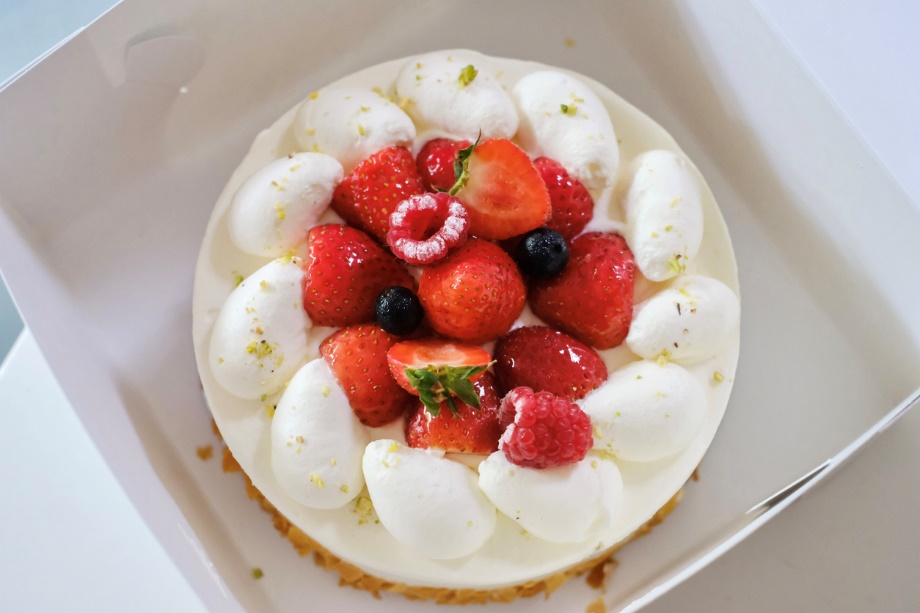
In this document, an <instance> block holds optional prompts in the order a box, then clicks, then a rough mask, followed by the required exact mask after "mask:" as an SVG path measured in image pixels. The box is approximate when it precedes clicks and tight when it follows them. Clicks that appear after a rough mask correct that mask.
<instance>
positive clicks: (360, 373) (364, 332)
mask: <svg viewBox="0 0 920 613" xmlns="http://www.w3.org/2000/svg"><path fill="white" fill-rule="evenodd" d="M396 342H397V339H396V338H394V337H392V336H390V335H389V334H387V333H386V332H384V331H383V330H382V329H381V328H380V327H379V326H377V325H375V324H360V325H357V326H351V327H349V328H342V329H341V330H338V331H336V332H335V333H333V334H332V335H330V336H329V337H327V338H326V340H324V341H323V342H322V344H320V346H319V351H320V353H321V354H322V356H323V358H324V359H325V360H326V362H327V363H328V364H329V368H331V369H332V373H333V374H334V375H335V378H336V380H337V381H338V382H339V385H340V386H341V387H342V390H343V391H344V392H345V395H346V396H347V397H348V403H349V404H350V405H351V410H352V411H354V413H355V415H356V416H357V418H358V419H359V420H361V423H362V424H364V425H365V426H371V427H374V428H376V427H379V426H383V425H386V424H388V423H390V422H391V421H393V420H394V419H396V418H398V417H399V416H401V415H402V414H403V413H405V411H406V410H407V409H408V408H409V406H411V404H412V402H413V397H412V396H410V395H409V393H408V392H406V390H404V389H402V388H401V387H399V385H398V384H397V383H396V380H395V379H393V376H392V375H391V374H390V367H389V366H388V365H387V350H389V348H390V347H392V346H393V345H394V344H395V343H396ZM305 410H309V407H305Z"/></svg>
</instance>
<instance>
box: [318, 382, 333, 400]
mask: <svg viewBox="0 0 920 613" xmlns="http://www.w3.org/2000/svg"><path fill="white" fill-rule="evenodd" d="M319 391H320V393H321V394H322V395H323V397H324V398H328V397H329V394H331V393H332V388H331V387H329V386H328V385H324V386H323V387H321V388H320V390H319Z"/></svg>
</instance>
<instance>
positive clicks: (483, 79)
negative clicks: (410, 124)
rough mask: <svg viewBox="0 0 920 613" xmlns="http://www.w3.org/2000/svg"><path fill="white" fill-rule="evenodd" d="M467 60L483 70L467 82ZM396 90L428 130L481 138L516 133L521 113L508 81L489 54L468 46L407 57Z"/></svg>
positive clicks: (468, 63)
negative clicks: (463, 78) (468, 49)
mask: <svg viewBox="0 0 920 613" xmlns="http://www.w3.org/2000/svg"><path fill="white" fill-rule="evenodd" d="M467 66H473V67H474V69H475V70H476V71H477V74H476V76H475V78H473V80H472V81H470V82H468V83H466V84H463V83H461V81H460V74H461V71H463V69H464V68H466V67H467ZM396 94H397V95H398V96H399V98H400V99H401V100H403V101H405V107H406V111H407V112H408V113H409V115H410V116H411V117H412V120H413V121H415V123H416V125H417V126H418V129H419V132H421V131H423V130H436V131H438V132H441V133H444V134H447V135H450V136H452V137H454V138H461V139H467V140H471V141H472V140H476V137H477V136H478V135H479V133H480V131H481V132H482V137H483V138H511V137H512V136H514V133H515V132H517V130H518V115H517V111H516V110H515V108H514V103H513V102H512V101H511V97H510V96H509V95H508V93H507V92H506V91H505V89H504V88H503V87H502V85H501V83H500V82H499V81H498V79H497V78H496V76H495V71H494V70H493V69H492V62H491V60H490V59H489V58H486V57H485V56H482V55H479V54H475V55H473V54H470V53H468V52H464V51H435V52H433V53H426V54H424V55H420V56H417V57H413V58H410V59H409V60H408V61H406V62H405V63H404V64H403V65H402V68H401V69H400V70H399V74H398V75H397V77H396Z"/></svg>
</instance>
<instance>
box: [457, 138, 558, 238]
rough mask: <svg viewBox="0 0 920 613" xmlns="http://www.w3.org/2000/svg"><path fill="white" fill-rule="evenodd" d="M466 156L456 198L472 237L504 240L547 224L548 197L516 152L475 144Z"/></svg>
mask: <svg viewBox="0 0 920 613" xmlns="http://www.w3.org/2000/svg"><path fill="white" fill-rule="evenodd" d="M464 151H465V150H464ZM461 154H462V152H461ZM468 156H469V157H468V159H461V163H462V164H463V165H464V170H463V172H462V174H461V176H460V178H459V179H458V185H459V186H460V188H459V191H457V192H456V195H457V198H459V199H460V202H462V203H463V204H464V206H466V209H467V212H468V213H469V216H470V234H472V235H474V236H478V237H480V238H490V239H505V238H511V237H512V236H517V235H518V234H524V233H525V232H529V231H530V230H533V229H534V228H539V227H540V226H542V225H543V224H544V223H546V221H547V220H548V219H549V218H550V215H551V214H552V211H553V209H552V205H551V204H550V199H549V192H547V190H546V185H545V184H544V183H543V179H542V178H541V177H540V173H539V172H537V169H536V168H535V167H534V165H533V163H531V161H530V158H529V157H528V156H527V154H526V153H524V151H523V150H522V149H521V148H520V147H518V146H517V145H515V144H514V143H512V142H511V141H510V140H507V139H504V138H495V139H492V140H487V141H485V142H483V143H481V144H478V145H476V146H475V147H474V148H473V150H472V153H470V154H468ZM461 157H463V155H461ZM455 189H456V188H455ZM451 193H454V190H451Z"/></svg>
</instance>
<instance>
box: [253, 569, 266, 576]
mask: <svg viewBox="0 0 920 613" xmlns="http://www.w3.org/2000/svg"><path fill="white" fill-rule="evenodd" d="M264 576H265V573H263V572H262V569H261V568H259V567H256V568H253V569H252V578H253V579H261V578H262V577H264Z"/></svg>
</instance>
